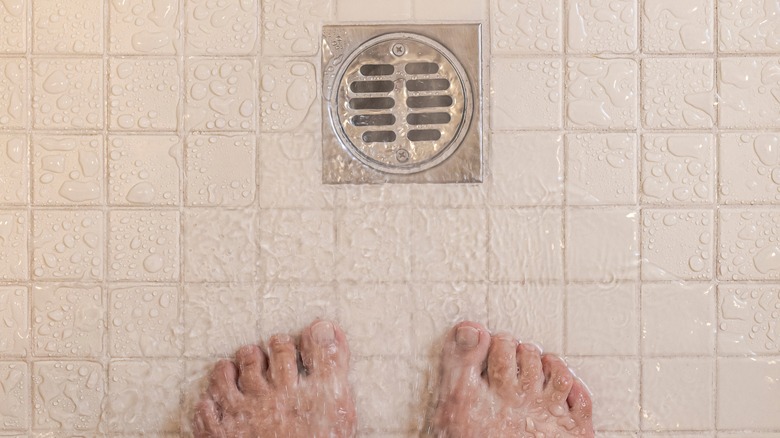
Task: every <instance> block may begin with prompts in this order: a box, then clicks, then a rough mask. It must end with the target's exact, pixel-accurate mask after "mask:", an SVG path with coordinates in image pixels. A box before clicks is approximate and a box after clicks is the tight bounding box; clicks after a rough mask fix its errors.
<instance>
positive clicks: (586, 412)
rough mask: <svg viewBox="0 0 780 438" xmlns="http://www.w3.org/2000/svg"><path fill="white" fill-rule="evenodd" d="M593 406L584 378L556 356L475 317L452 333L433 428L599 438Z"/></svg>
mask: <svg viewBox="0 0 780 438" xmlns="http://www.w3.org/2000/svg"><path fill="white" fill-rule="evenodd" d="M486 362H487V371H486V372H485V373H483V370H484V369H485V367H484V365H485V363H486ZM591 411H592V406H591V400H590V396H589V394H588V391H587V390H586V389H585V386H584V385H583V384H582V382H580V381H579V380H578V379H577V378H576V377H574V376H573V375H572V373H571V371H570V370H569V369H568V368H567V367H566V364H565V363H564V362H563V361H562V360H561V359H560V358H558V357H557V356H553V355H547V354H545V355H542V354H541V352H540V351H539V350H538V349H537V348H536V347H534V346H533V345H529V344H521V343H518V342H517V341H516V340H515V339H514V338H512V337H511V336H508V335H503V334H497V335H494V336H492V337H491V335H490V333H489V332H488V331H487V329H485V327H483V326H481V325H480V324H477V323H474V322H462V323H460V324H458V325H456V326H455V327H453V329H452V330H451V331H450V332H449V333H448V334H447V338H446V340H445V343H444V351H443V352H442V364H441V381H440V385H439V399H438V403H437V405H436V409H435V412H434V416H433V424H432V426H433V433H434V436H436V437H453V438H455V437H457V438H459V437H485V436H489V437H540V436H544V437H586V438H592V437H593V436H594V432H593V422H592V420H591Z"/></svg>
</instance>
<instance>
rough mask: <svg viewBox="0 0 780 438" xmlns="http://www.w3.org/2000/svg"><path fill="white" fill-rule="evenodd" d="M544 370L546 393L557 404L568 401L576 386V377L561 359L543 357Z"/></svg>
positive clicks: (550, 356)
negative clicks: (572, 388)
mask: <svg viewBox="0 0 780 438" xmlns="http://www.w3.org/2000/svg"><path fill="white" fill-rule="evenodd" d="M542 369H543V370H544V378H545V380H544V392H545V394H546V395H547V397H548V398H549V399H550V400H551V401H552V402H553V403H555V404H560V403H563V402H565V401H566V399H567V398H568V397H569V392H570V391H571V387H572V385H573V384H574V376H572V374H571V371H570V370H569V368H568V367H567V366H566V364H565V363H564V362H563V360H561V358H559V357H557V356H554V355H551V354H545V355H544V356H542Z"/></svg>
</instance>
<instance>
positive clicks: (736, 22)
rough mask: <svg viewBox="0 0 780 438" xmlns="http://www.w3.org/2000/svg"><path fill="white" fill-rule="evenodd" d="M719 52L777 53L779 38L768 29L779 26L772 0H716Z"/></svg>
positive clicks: (778, 18)
mask: <svg viewBox="0 0 780 438" xmlns="http://www.w3.org/2000/svg"><path fill="white" fill-rule="evenodd" d="M717 2H718V25H719V26H720V28H719V34H718V35H719V38H718V39H719V40H720V51H721V52H729V53H772V54H776V53H777V40H776V39H775V38H774V36H773V35H774V33H773V32H772V31H770V30H769V29H776V28H777V26H778V25H780V17H779V16H778V15H777V13H776V8H777V5H776V4H774V3H772V0H753V1H745V0H717Z"/></svg>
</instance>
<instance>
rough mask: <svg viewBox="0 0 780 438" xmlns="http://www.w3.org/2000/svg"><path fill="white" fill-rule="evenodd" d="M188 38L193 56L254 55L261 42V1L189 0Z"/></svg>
mask: <svg viewBox="0 0 780 438" xmlns="http://www.w3.org/2000/svg"><path fill="white" fill-rule="evenodd" d="M184 8H185V9H184V23H185V29H186V30H185V40H186V41H187V54H189V55H219V56H236V55H250V54H252V53H254V52H255V49H256V48H257V45H258V30H259V26H258V19H257V17H258V8H259V2H256V1H247V0H227V1H223V2H212V1H210V0H187V1H185V2H184Z"/></svg>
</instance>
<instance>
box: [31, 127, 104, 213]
mask: <svg viewBox="0 0 780 438" xmlns="http://www.w3.org/2000/svg"><path fill="white" fill-rule="evenodd" d="M32 143H33V160H32V176H33V178H32V179H33V203H35V204H36V205H99V204H102V203H103V185H104V184H103V181H104V179H103V173H104V172H103V137H102V136H101V135H59V136H49V135H45V136H44V135H41V136H34V137H33V138H32Z"/></svg>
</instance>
